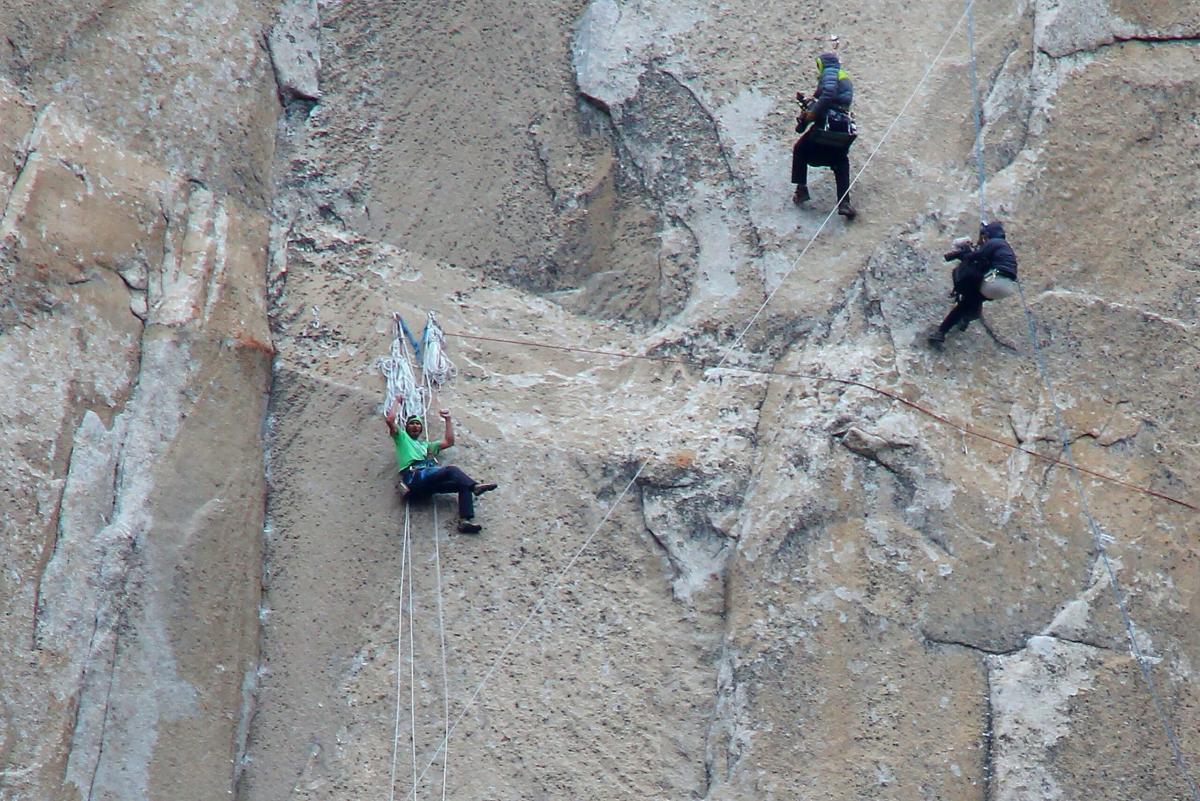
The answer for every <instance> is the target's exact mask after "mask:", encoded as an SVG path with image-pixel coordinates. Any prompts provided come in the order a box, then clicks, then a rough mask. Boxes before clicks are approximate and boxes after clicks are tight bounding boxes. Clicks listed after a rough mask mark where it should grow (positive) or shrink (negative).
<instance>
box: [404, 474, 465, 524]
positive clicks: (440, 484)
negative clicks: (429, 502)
mask: <svg viewBox="0 0 1200 801" xmlns="http://www.w3.org/2000/svg"><path fill="white" fill-rule="evenodd" d="M404 483H405V484H407V485H408V495H409V498H411V499H412V500H414V501H420V500H425V499H427V498H431V497H433V496H434V495H437V494H440V493H446V492H457V493H458V516H459V517H460V518H462V519H463V520H470V519H471V518H473V517H474V516H475V493H474V492H472V490H473V489H474V487H475V483H476V482H475V479H473V478H471V477H470V476H468V475H467V474H466V473H464V472H463V471H462V470H459V469H458V468H457V467H455V466H454V465H449V466H447V467H434V468H432V469H430V468H427V469H424V470H414V471H413V475H412V477H411V479H409V480H406V481H405V482H404Z"/></svg>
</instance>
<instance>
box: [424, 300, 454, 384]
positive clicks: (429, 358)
mask: <svg viewBox="0 0 1200 801" xmlns="http://www.w3.org/2000/svg"><path fill="white" fill-rule="evenodd" d="M421 336H422V342H421V372H422V373H423V374H424V376H425V380H426V381H427V382H430V383H432V384H433V385H434V386H436V387H441V386H442V385H443V384H445V383H446V382H448V381H450V380H452V379H453V378H454V377H455V376H456V375H458V368H457V367H455V366H454V362H452V361H450V359H449V358H448V357H447V356H446V335H445V334H443V333H442V328H441V326H440V325H438V322H437V318H436V317H435V316H434V314H433V312H432V311H431V312H429V316H428V318H427V319H426V322H425V331H424V333H423V334H422V335H421Z"/></svg>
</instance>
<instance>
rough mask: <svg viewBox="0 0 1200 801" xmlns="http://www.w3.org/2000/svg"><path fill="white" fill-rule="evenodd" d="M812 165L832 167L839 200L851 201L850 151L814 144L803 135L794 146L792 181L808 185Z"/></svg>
mask: <svg viewBox="0 0 1200 801" xmlns="http://www.w3.org/2000/svg"><path fill="white" fill-rule="evenodd" d="M810 166H811V167H832V168H833V179H834V181H836V182H837V193H838V202H839V203H840V202H842V201H843V200H845V201H846V202H847V203H849V202H850V194H849V193H850V155H849V151H847V150H842V149H839V148H832V147H829V146H827V145H817V144H813V143H812V142H810V141H809V140H808V137H807V136H802V137H800V139H799V140H797V142H796V144H795V146H794V147H793V148H792V183H794V184H799V185H800V186H807V185H808V168H809V167H810Z"/></svg>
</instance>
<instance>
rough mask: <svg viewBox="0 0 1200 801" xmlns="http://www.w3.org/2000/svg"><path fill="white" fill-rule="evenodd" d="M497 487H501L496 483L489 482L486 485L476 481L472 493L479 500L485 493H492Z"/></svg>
mask: <svg viewBox="0 0 1200 801" xmlns="http://www.w3.org/2000/svg"><path fill="white" fill-rule="evenodd" d="M497 486H499V485H498V484H496V482H495V481H488V482H486V483H484V482H480V481H476V482H475V486H473V487H471V492H473V493H475V497H476V498H478V497H479V496H480V495H482V494H483V493H485V492H491V491H492V490H494V489H495V488H496V487H497Z"/></svg>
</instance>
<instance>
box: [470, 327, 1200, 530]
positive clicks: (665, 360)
mask: <svg viewBox="0 0 1200 801" xmlns="http://www.w3.org/2000/svg"><path fill="white" fill-rule="evenodd" d="M450 336H455V337H459V338H460V339H470V340H477V341H480V342H496V343H502V344H508V345H517V346H520V347H525V348H546V349H549V350H557V351H563V352H568V353H583V354H588V355H592V356H607V357H609V358H613V359H638V360H642V361H649V362H658V363H660V364H674V365H679V366H682V367H689V368H691V369H694V370H697V371H700V372H704V371H707V370H710V369H717V367H718V366H717V365H713V364H705V363H704V362H701V361H698V360H694V359H680V358H676V357H673V356H651V355H649V354H643V353H621V352H619V351H608V350H598V349H596V348H580V347H573V346H569V345H551V344H549V343H547V342H534V341H531V340H520V339H508V338H505V337H495V336H483V335H481V334H464V333H461V332H454V333H452V334H450ZM721 369H724V370H727V371H729V372H739V373H751V374H754V375H764V376H770V377H773V378H792V379H797V380H802V381H815V382H818V383H831V384H841V385H844V386H852V387H859V388H860V389H865V390H867V391H869V392H873V393H875V394H877V395H881V396H883V397H886V398H890V399H891V400H894V401H896V402H897V403H900V404H902V405H904V406H907V407H908V408H910V409H912V410H913V411H916V412H919V413H921V414H922V415H925V416H926V417H929V418H930V419H932V420H934V421H936V422H937V423H939V424H941V425H944V426H946V427H948V428H952V429H954V430H955V431H957V432H958V433H960V434H963V435H967V436H972V437H976V438H978V439H982V440H985V441H987V442H991V443H993V444H995V445H999V446H1001V447H1003V448H1007V449H1009V450H1012V451H1016V452H1017V453H1022V454H1024V455H1026V456H1030V457H1032V458H1034V459H1038V460H1040V461H1043V462H1046V463H1047V464H1050V465H1059V466H1062V467H1068V468H1071V467H1072V466H1071V465H1070V464H1068V463H1067V462H1065V461H1063V460H1062V459H1058V458H1056V457H1054V456H1049V455H1047V454H1044V453H1039V452H1038V451H1033V450H1029V449H1027V448H1024V447H1021V445H1020V444H1019V443H1014V442H1010V441H1008V440H1005V439H1002V438H1001V437H999V436H998V435H996V434H991V433H988V432H986V431H980V430H979V429H977V428H974V427H973V426H970V425H967V424H966V423H959V422H956V421H954V420H952V419H950V418H949V417H946V416H945V415H943V414H940V413H938V412H936V411H934V410H933V409H930V408H929V407H927V406H924V405H922V404H920V403H917V402H916V401H913V400H910V399H908V398H906V397H905V396H903V395H901V394H900V393H899V392H897V391H895V390H891V389H887V388H885V387H880V386H876V385H874V384H868V383H866V382H865V381H856V380H854V379H850V378H839V377H837V376H831V375H824V374H820V373H800V372H795V371H791V370H775V369H771V370H767V369H763V368H758V367H745V366H741V365H738V366H729V365H726V366H724V367H723V368H721ZM1072 469H1074V470H1077V471H1078V472H1080V473H1084V474H1086V475H1088V476H1091V477H1092V478H1095V479H1097V480H1100V481H1105V482H1108V483H1110V484H1114V485H1116V486H1119V487H1124V488H1125V489H1128V490H1130V491H1132V492H1136V493H1139V494H1142V495H1147V496H1149V497H1151V498H1157V499H1159V500H1162V501H1166V502H1168V503H1171V504H1175V505H1177V506H1182V507H1183V508H1185V509H1190V510H1191V511H1193V512H1200V505H1197V504H1195V503H1191V502H1189V501H1184V500H1180V499H1179V498H1175V497H1172V496H1170V495H1167V494H1166V493H1163V492H1159V491H1158V490H1155V489H1151V488H1149V487H1143V486H1141V485H1138V484H1134V483H1132V482H1130V481H1126V480H1124V479H1121V478H1117V477H1116V476H1111V475H1108V474H1107V473H1102V472H1100V471H1099V470H1092V469H1091V468H1088V467H1080V466H1074V467H1073V468H1072Z"/></svg>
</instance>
